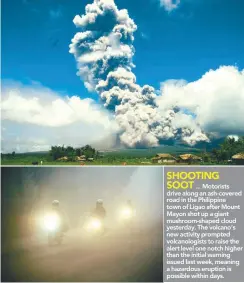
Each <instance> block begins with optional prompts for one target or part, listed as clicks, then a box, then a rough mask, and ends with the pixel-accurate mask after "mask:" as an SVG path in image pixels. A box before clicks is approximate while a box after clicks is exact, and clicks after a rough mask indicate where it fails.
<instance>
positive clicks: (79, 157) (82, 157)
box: [76, 155, 86, 162]
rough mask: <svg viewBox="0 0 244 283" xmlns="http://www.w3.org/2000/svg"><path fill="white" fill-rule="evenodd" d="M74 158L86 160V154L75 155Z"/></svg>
mask: <svg viewBox="0 0 244 283" xmlns="http://www.w3.org/2000/svg"><path fill="white" fill-rule="evenodd" d="M76 160H77V161H83V162H84V161H86V156H85V155H81V156H76Z"/></svg>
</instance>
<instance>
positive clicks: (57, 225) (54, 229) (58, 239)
mask: <svg viewBox="0 0 244 283" xmlns="http://www.w3.org/2000/svg"><path fill="white" fill-rule="evenodd" d="M44 227H45V230H47V234H48V244H49V245H52V244H55V243H57V244H59V245H60V244H61V243H62V241H63V237H64V234H63V232H62V229H61V219H60V217H59V215H58V214H57V213H51V214H47V215H45V217H44Z"/></svg>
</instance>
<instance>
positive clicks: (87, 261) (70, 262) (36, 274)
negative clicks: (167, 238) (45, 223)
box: [1, 229, 163, 282]
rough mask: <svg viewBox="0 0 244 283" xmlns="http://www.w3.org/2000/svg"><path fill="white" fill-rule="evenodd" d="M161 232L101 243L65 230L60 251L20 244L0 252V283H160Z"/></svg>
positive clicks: (113, 235) (120, 233) (113, 236)
mask: <svg viewBox="0 0 244 283" xmlns="http://www.w3.org/2000/svg"><path fill="white" fill-rule="evenodd" d="M162 261H163V256H162V239H161V232H160V231H155V230H150V229H148V230H145V229H144V230H136V231H134V232H133V233H132V234H129V233H128V231H126V229H122V230H117V231H109V232H108V233H107V235H106V236H104V237H102V238H92V237H89V236H88V237H85V235H84V232H82V231H81V230H79V229H73V230H70V231H69V232H68V233H67V235H66V237H65V239H64V242H63V244H62V245H60V246H53V247H48V246H47V244H46V242H35V241H33V242H32V241H30V239H26V240H25V241H22V244H20V243H18V244H17V245H15V246H12V247H11V248H9V249H8V250H6V249H5V250H2V269H1V270H2V275H1V276H2V282H14V281H19V282H30V281H32V282H33V281H35V282H38V281H39V282H40V281H42V282H43V281H49V282H136V281H137V282H162V281H163V278H162V273H163V271H162V269H163V263H162Z"/></svg>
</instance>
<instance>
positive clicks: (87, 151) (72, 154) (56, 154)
mask: <svg viewBox="0 0 244 283" xmlns="http://www.w3.org/2000/svg"><path fill="white" fill-rule="evenodd" d="M49 154H50V156H51V159H52V160H53V161H56V160H58V159H60V158H62V157H67V161H76V158H77V157H79V156H84V157H85V159H89V158H98V152H97V151H96V150H95V148H92V147H91V146H90V145H86V146H84V147H81V148H73V147H71V146H68V147H64V146H52V147H51V150H50V151H49Z"/></svg>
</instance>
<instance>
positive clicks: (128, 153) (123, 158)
mask: <svg viewBox="0 0 244 283" xmlns="http://www.w3.org/2000/svg"><path fill="white" fill-rule="evenodd" d="M157 153H170V154H172V155H174V156H177V155H180V154H183V153H193V154H197V155H200V154H201V151H200V150H199V149H194V148H189V147H183V146H164V147H160V148H152V149H121V150H113V151H112V150H111V151H106V152H100V154H101V155H102V156H101V157H99V158H98V159H96V160H94V161H92V162H85V165H89V166H90V165H123V164H124V163H126V165H141V166H143V165H146V166H147V165H158V164H153V163H152V162H151V159H152V157H154V156H155V155H156V154H157ZM34 161H37V162H38V163H39V165H40V163H41V161H42V162H43V166H45V165H46V166H51V165H52V166H79V165H81V162H79V161H53V160H51V157H50V156H49V154H48V153H23V154H15V155H14V156H12V155H10V154H9V155H2V160H1V164H2V165H12V166H14V165H32V162H34ZM177 164H178V163H177Z"/></svg>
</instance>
